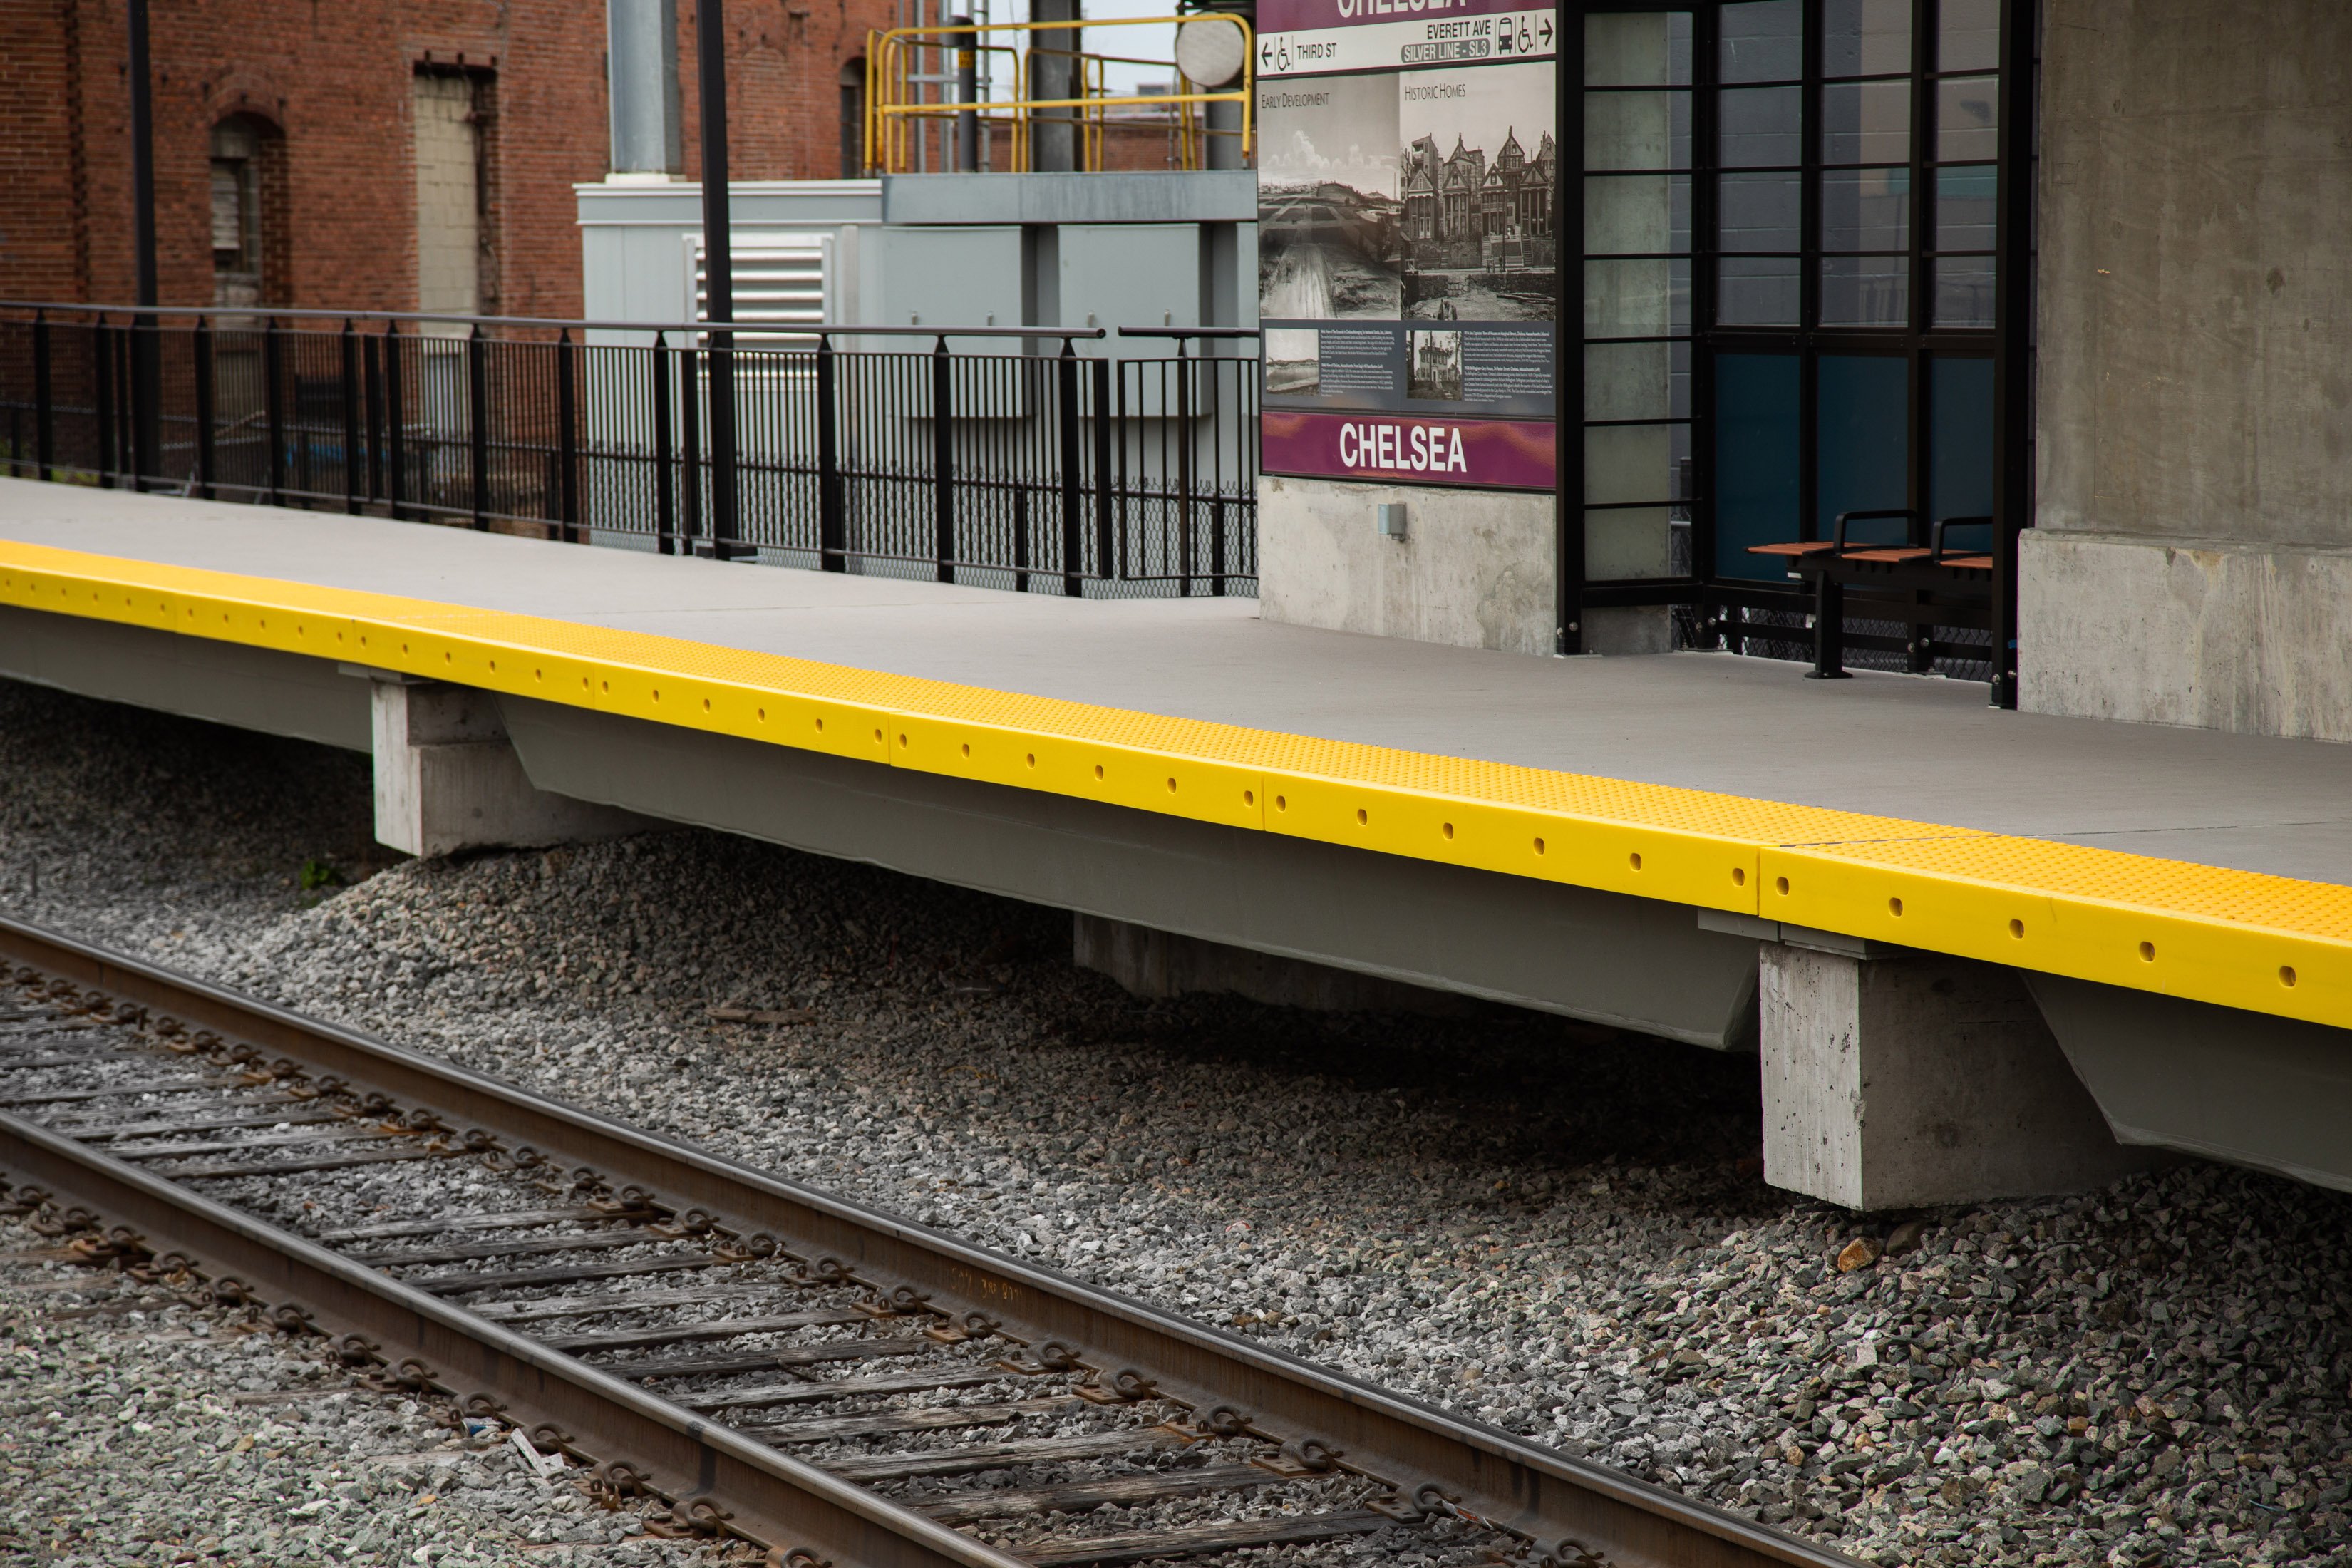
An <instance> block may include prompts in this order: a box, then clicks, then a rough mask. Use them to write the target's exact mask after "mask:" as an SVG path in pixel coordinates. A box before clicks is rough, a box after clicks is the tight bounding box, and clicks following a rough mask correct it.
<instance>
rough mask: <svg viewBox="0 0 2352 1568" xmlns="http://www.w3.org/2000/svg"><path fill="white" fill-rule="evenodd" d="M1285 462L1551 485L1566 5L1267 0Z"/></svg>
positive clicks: (1275, 431)
mask: <svg viewBox="0 0 2352 1568" xmlns="http://www.w3.org/2000/svg"><path fill="white" fill-rule="evenodd" d="M1258 21H1259V28H1260V30H1259V33H1258V37H1257V86H1256V92H1257V104H1256V109H1257V142H1258V325H1259V327H1260V328H1261V329H1262V330H1263V331H1264V332H1265V340H1264V344H1263V353H1264V361H1265V398H1264V404H1263V409H1262V421H1263V429H1262V432H1261V434H1262V436H1263V453H1264V455H1263V466H1264V468H1265V471H1266V472H1268V473H1274V474H1296V475H1305V476H1309V477H1313V478H1320V479H1360V480H1366V481H1378V482H1382V483H1400V482H1402V483H1421V484H1439V485H1454V486H1471V487H1480V488H1494V489H1546V490H1548V489H1551V488H1552V486H1553V483H1554V479H1555V478H1556V464H1557V458H1556V448H1555V446H1554V425H1553V421H1554V418H1555V416H1556V414H1557V406H1556V393H1557V357H1556V355H1557V349H1556V340H1557V337H1558V332H1559V276H1560V275H1559V244H1558V241H1557V239H1556V237H1555V235H1556V232H1557V230H1556V226H1555V224H1554V222H1553V210H1552V209H1553V203H1554V200H1555V199H1556V195H1557V193H1558V191H1559V176H1560V170H1559V147H1558V143H1557V142H1556V140H1555V138H1554V135H1553V129H1554V126H1555V124H1556V123H1557V121H1556V115H1557V105H1558V101H1559V98H1558V95H1559V79H1558V71H1557V44H1558V39H1559V17H1558V14H1557V13H1556V12H1554V11H1552V10H1550V9H1542V10H1530V9H1528V8H1527V7H1526V5H1525V0H1259V5H1258Z"/></svg>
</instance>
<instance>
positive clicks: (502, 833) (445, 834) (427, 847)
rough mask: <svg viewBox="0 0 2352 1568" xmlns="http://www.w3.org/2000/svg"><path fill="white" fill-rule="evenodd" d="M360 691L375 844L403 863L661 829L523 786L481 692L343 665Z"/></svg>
mask: <svg viewBox="0 0 2352 1568" xmlns="http://www.w3.org/2000/svg"><path fill="white" fill-rule="evenodd" d="M343 673H344V674H345V675H350V676H359V677H363V678H364V679H366V680H367V682H368V688H369V699H370V710H371V714H372V717H373V729H372V736H373V742H374V755H375V837H376V841H377V842H378V843H380V844H384V845H388V846H390V847H392V848H394V849H397V850H400V851H401V852H402V853H404V854H407V855H451V854H455V853H457V851H459V850H461V849H491V848H500V849H526V848H536V847H541V846H545V845H551V844H576V843H580V842H583V841H585V840H588V839H594V838H617V837H620V836H621V835H623V834H625V833H642V832H644V831H645V830H646V828H648V827H654V826H659V825H658V824H656V823H654V822H652V821H649V820H648V819H646V818H645V817H642V816H637V815H636V814H635V813H634V812H628V811H621V810H617V809H615V808H614V807H612V806H609V805H593V804H592V803H590V802H588V801H584V800H573V799H572V798H571V797H570V796H568V795H555V794H551V793H550V792H549V791H547V790H543V789H540V788H538V787H537V786H535V785H534V784H532V783H531V782H530V774H528V773H525V772H524V771H523V765H522V759H521V758H520V757H518V756H516V755H515V749H514V746H513V744H512V742H509V740H508V738H507V726H506V719H505V717H504V716H503V715H502V714H501V713H500V712H499V700H498V699H497V698H496V697H493V696H492V695H490V694H489V693H488V692H486V691H477V690H474V689H471V688H469V687H464V686H451V685H449V684H447V683H446V682H445V681H438V680H419V679H416V678H415V677H413V676H406V675H400V674H396V673H394V672H393V671H391V670H383V669H369V668H359V667H355V666H351V665H345V666H344V667H343Z"/></svg>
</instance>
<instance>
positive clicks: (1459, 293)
mask: <svg viewBox="0 0 2352 1568" xmlns="http://www.w3.org/2000/svg"><path fill="white" fill-rule="evenodd" d="M1398 83H1399V87H1400V89H1401V92H1400V96H1401V99H1402V102H1401V105H1400V108H1399V113H1398V132H1399V135H1398V146H1399V147H1400V149H1401V152H1400V153H1399V155H1398V159H1397V193H1398V200H1399V201H1400V202H1401V203H1402V205H1403V208H1404V215H1403V245H1402V251H1403V279H1402V293H1403V300H1402V310H1403V314H1404V315H1405V316H1406V317H1407V318H1408V319H1410V320H1413V321H1551V320H1553V319H1555V318H1556V316H1557V315H1558V313H1559V248H1558V245H1557V242H1556V241H1555V239H1554V237H1553V227H1552V193H1553V191H1554V189H1555V187H1556V185H1557V183H1558V179H1559V147H1558V144H1557V143H1556V142H1554V141H1553V139H1552V103H1553V93H1554V91H1555V88H1554V84H1553V67H1552V64H1551V62H1550V61H1549V60H1546V61H1542V62H1529V63H1528V64H1526V65H1510V66H1485V67H1480V68H1476V69H1473V70H1444V71H1410V72H1407V73H1406V74H1404V75H1403V76H1402V77H1401V78H1399V79H1398Z"/></svg>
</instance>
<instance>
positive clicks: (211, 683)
mask: <svg viewBox="0 0 2352 1568" xmlns="http://www.w3.org/2000/svg"><path fill="white" fill-rule="evenodd" d="M0 675H5V676H8V677H11V678H13V679H17V680H26V681H31V682H32V683H33V684H35V685H37V686H53V687H56V688H57V689H59V690H61V691H71V692H75V693H77V694H79V695H80V696H83V697H96V698H100V699H101V700H105V701H108V702H128V703H130V704H131V705H132V706H133V707H138V708H152V709H155V710H157V711H159V712H163V713H178V714H181V715H184V716H185V717H187V718H190V719H208V720H210V721H213V722H214V723H215V724H234V725H236V727H237V728H238V729H240V730H258V731H261V732H262V733H263V734H267V735H289V736H291V737H293V738H294V739H296V740H298V741H316V742H319V743H320V745H325V746H338V747H341V748H342V749H343V750H345V751H351V752H364V751H367V750H368V749H369V748H370V746H371V744H372V742H371V741H370V738H369V727H370V724H371V720H370V717H369V709H368V687H367V682H366V681H364V680H353V679H351V678H350V677H348V676H344V675H338V674H337V673H336V672H335V667H334V666H333V665H332V664H331V663H329V662H327V661H325V660H322V659H315V658H302V657H301V656H299V655H298V654H290V653H278V652H274V651H272V650H271V649H268V648H257V647H239V646H237V645H236V644H235V643H221V642H206V641H203V640H200V639H198V638H195V637H179V636H176V635H174V634H173V633H171V632H161V631H151V630H149V629H148V628H147V627H144V626H117V625H115V624H114V623H112V622H110V621H91V620H82V619H80V618H79V617H75V616H52V615H48V614H46V613H44V612H42V611H38V610H20V609H16V608H14V607H11V606H7V605H0Z"/></svg>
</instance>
